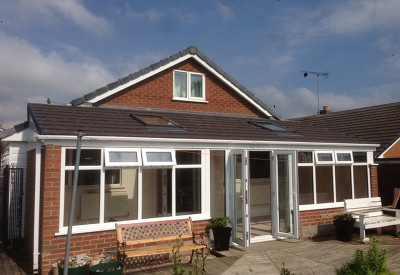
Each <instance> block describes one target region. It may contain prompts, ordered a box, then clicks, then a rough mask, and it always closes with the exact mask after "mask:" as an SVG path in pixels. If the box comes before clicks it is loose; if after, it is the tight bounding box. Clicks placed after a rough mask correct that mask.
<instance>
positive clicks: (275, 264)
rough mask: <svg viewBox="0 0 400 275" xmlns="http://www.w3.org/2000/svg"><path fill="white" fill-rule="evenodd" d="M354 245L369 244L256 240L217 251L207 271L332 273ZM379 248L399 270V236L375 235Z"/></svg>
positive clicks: (144, 273)
mask: <svg viewBox="0 0 400 275" xmlns="http://www.w3.org/2000/svg"><path fill="white" fill-rule="evenodd" d="M371 236H372V235H368V237H371ZM356 248H360V249H362V250H364V251H366V250H368V248H369V245H366V244H361V243H359V242H358V235H357V234H354V235H353V240H352V241H351V242H340V241H337V240H334V239H324V240H291V239H287V240H280V241H270V242H262V243H256V244H252V246H251V247H249V248H242V247H231V248H230V249H229V251H223V252H218V254H219V255H218V256H215V255H210V256H209V258H208V259H207V262H206V269H207V272H206V274H279V273H280V270H281V268H282V263H285V267H286V268H288V269H289V270H290V271H291V272H292V273H294V274H296V275H299V274H325V275H326V274H335V268H338V267H341V266H342V265H343V264H344V263H346V262H347V261H349V260H351V259H352V257H353V254H354V251H355V249H356ZM378 248H379V249H382V248H385V249H387V250H388V253H387V256H388V261H387V263H388V266H389V268H390V269H391V271H393V272H395V273H396V274H400V239H399V238H395V237H394V236H393V235H388V234H386V235H385V234H384V235H381V236H378ZM183 268H184V269H185V270H186V272H185V274H188V270H190V265H189V264H186V263H185V264H184V265H183ZM128 274H141V275H149V274H173V268H172V266H171V265H170V266H166V267H160V268H155V269H151V270H147V271H141V272H135V273H134V272H130V273H128Z"/></svg>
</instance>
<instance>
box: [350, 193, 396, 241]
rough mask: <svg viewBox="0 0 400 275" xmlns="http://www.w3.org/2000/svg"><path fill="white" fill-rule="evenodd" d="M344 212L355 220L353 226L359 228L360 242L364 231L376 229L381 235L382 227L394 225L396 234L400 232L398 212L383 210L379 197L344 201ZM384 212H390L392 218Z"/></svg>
mask: <svg viewBox="0 0 400 275" xmlns="http://www.w3.org/2000/svg"><path fill="white" fill-rule="evenodd" d="M344 211H345V212H348V213H351V214H352V216H353V217H354V218H355V219H356V222H355V223H354V226H355V227H359V228H360V242H363V240H364V239H365V230H366V229H371V228H376V229H377V233H378V234H382V227H384V226H391V225H396V233H398V232H399V230H400V210H398V209H392V208H383V207H382V202H381V198H380V197H373V198H363V199H349V200H344ZM385 212H392V215H393V216H392V215H387V214H385Z"/></svg>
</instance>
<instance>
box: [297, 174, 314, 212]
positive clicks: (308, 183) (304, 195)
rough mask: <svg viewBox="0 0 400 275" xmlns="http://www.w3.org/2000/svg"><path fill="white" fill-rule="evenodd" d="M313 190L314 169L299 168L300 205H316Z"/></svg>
mask: <svg viewBox="0 0 400 275" xmlns="http://www.w3.org/2000/svg"><path fill="white" fill-rule="evenodd" d="M313 189H314V188H313V167H312V166H299V195H300V196H299V198H300V205H302V204H313V203H314V193H313V191H314V190H313Z"/></svg>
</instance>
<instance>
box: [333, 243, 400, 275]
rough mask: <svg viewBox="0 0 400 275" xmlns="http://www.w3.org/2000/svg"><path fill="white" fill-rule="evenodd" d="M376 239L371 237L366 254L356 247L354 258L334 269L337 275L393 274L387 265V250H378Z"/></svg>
mask: <svg viewBox="0 0 400 275" xmlns="http://www.w3.org/2000/svg"><path fill="white" fill-rule="evenodd" d="M377 242H378V240H377V239H376V238H375V237H372V242H371V244H370V247H369V250H368V252H367V254H366V255H365V254H364V251H362V250H361V249H358V248H357V249H356V251H355V254H354V258H353V260H351V261H350V262H348V263H346V264H345V265H344V266H342V267H341V268H339V269H336V274H338V275H358V274H360V275H375V274H380V275H389V274H395V273H393V272H391V271H390V270H389V268H388V267H387V263H386V260H387V256H386V253H387V250H386V249H382V250H379V249H378V247H377V245H376V243H377Z"/></svg>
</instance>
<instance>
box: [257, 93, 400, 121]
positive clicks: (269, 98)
mask: <svg viewBox="0 0 400 275" xmlns="http://www.w3.org/2000/svg"><path fill="white" fill-rule="evenodd" d="M397 90H398V89H397ZM253 92H254V93H255V95H256V96H257V97H259V98H260V99H261V100H263V101H264V102H265V103H266V104H267V105H268V106H270V107H271V108H273V109H274V110H275V111H276V112H277V113H278V115H280V116H282V117H283V118H284V119H288V118H295V117H302V116H309V115H315V114H317V112H318V106H317V105H318V104H317V103H318V99H317V96H316V95H315V94H314V93H313V92H311V91H310V90H308V89H306V88H298V89H295V90H293V91H290V92H285V91H282V90H279V89H278V88H276V87H273V86H263V87H259V88H254V89H253ZM398 92H399V91H397V92H396V93H393V87H379V88H378V87H377V88H375V89H371V90H369V91H366V92H365V94H364V96H349V95H345V94H342V95H335V94H332V93H322V94H320V108H322V106H328V108H329V109H330V110H332V111H334V112H338V111H343V110H349V109H355V108H361V107H365V106H373V105H379V104H385V103H389V102H395V101H398V96H399V93H398ZM396 94H397V96H396ZM396 99H397V100H396Z"/></svg>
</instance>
